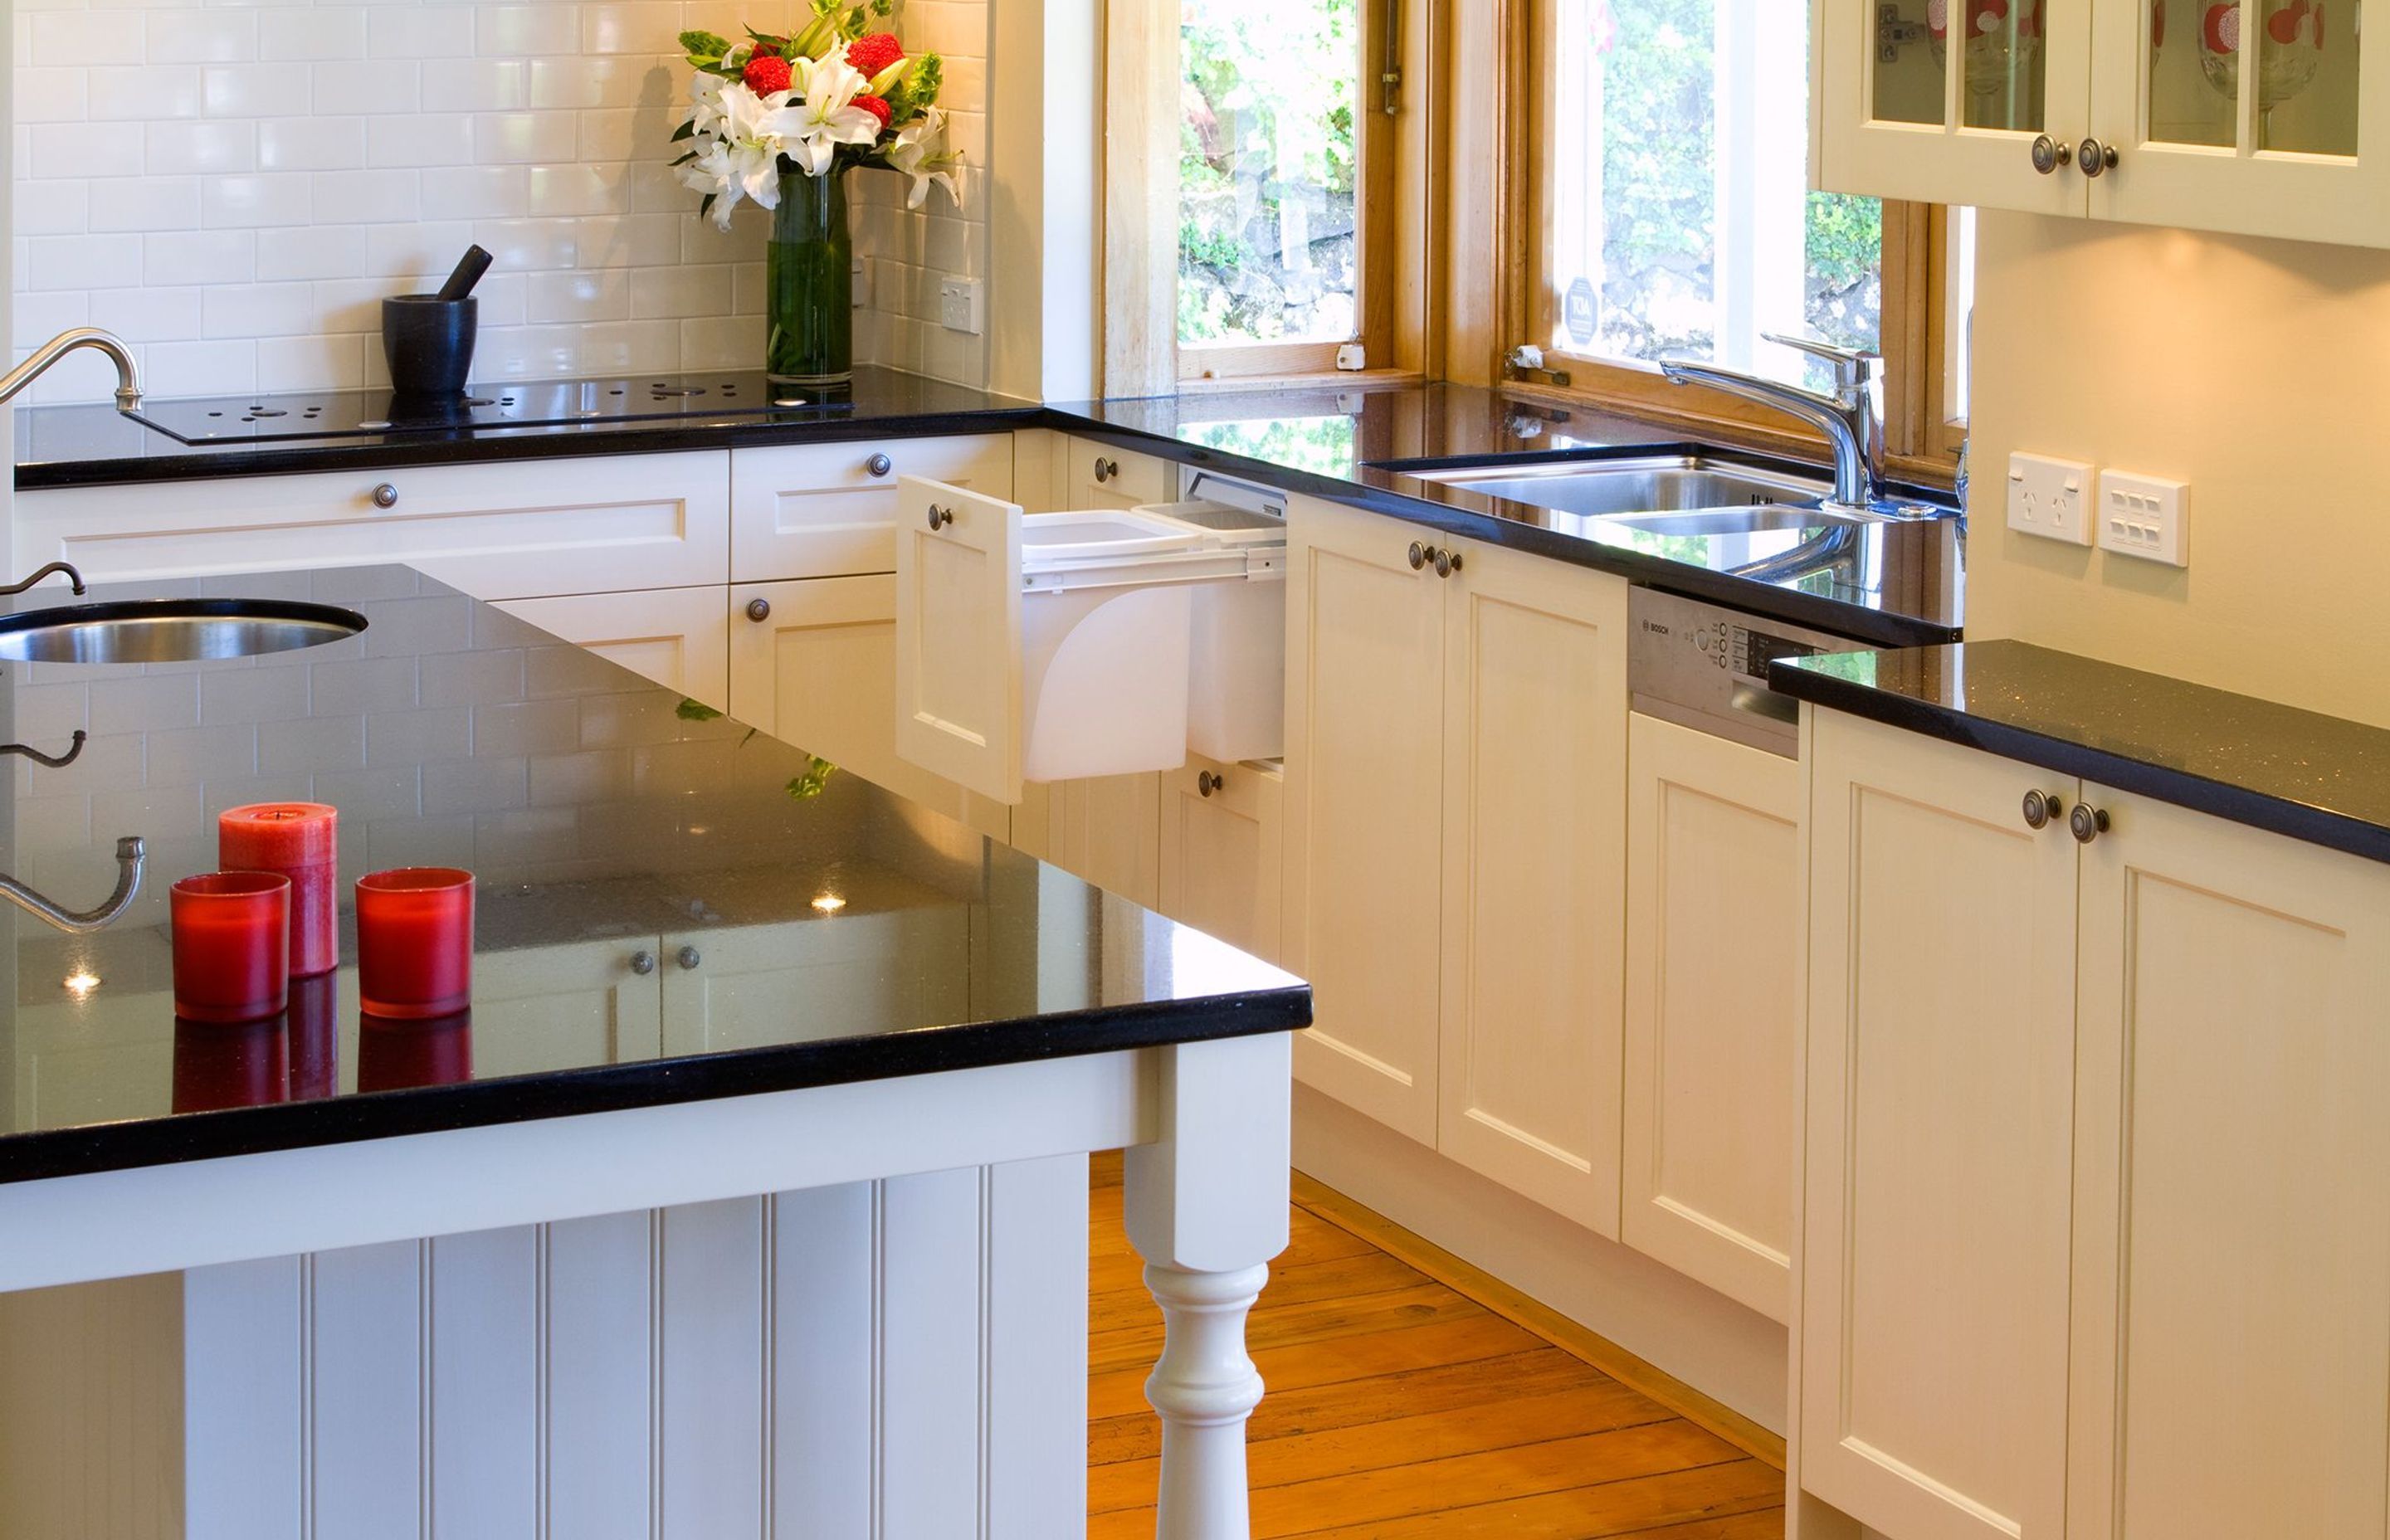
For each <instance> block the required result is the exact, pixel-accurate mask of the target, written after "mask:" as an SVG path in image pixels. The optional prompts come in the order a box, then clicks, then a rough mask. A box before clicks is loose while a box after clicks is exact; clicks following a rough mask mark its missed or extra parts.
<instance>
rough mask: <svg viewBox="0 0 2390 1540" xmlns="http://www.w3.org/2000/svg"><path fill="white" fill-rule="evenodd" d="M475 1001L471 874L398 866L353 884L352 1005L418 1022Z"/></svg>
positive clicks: (447, 868)
mask: <svg viewBox="0 0 2390 1540" xmlns="http://www.w3.org/2000/svg"><path fill="white" fill-rule="evenodd" d="M472 998H473V874H472V873H471V872H469V871H460V870H458V869H457V868H456V867H454V866H403V867H400V868H398V869H397V870H395V871H386V872H369V873H367V874H366V876H364V877H361V878H359V879H357V1000H358V1004H359V1005H360V1006H361V1007H363V1008H364V1010H365V1011H366V1014H367V1015H371V1016H388V1017H395V1018H398V1019H400V1020H421V1019H423V1018H425V1017H430V1016H446V1015H450V1014H451V1013H453V1012H456V1011H460V1010H463V1009H464V1008H465V1007H467V1006H468V1005H469V1004H471V1003H472Z"/></svg>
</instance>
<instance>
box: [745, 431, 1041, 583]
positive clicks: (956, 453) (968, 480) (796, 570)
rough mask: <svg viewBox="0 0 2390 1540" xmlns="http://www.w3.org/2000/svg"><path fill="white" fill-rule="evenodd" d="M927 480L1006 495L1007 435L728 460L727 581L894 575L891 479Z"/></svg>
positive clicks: (824, 446) (782, 451)
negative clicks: (728, 552) (880, 573)
mask: <svg viewBox="0 0 2390 1540" xmlns="http://www.w3.org/2000/svg"><path fill="white" fill-rule="evenodd" d="M900 476H926V477H929V478H931V479H932V480H933V481H944V482H947V483H948V484H950V485H954V486H961V487H969V488H970V489H971V490H972V491H974V492H983V493H985V494H988V495H989V496H991V497H1009V496H1011V495H1012V435H1011V434H1009V433H985V434H979V435H976V436H971V437H964V438H939V439H886V440H862V441H857V442H854V443H811V444H790V445H782V446H776V447H774V448H770V449H740V450H736V451H734V452H733V453H732V455H731V457H730V508H731V514H730V526H731V533H730V551H731V580H732V581H733V582H736V583H767V582H773V581H777V580H779V579H783V578H808V577H848V576H853V575H855V574H858V573H867V572H893V571H895V570H896V533H895V521H896V479H897V478H898V477H900Z"/></svg>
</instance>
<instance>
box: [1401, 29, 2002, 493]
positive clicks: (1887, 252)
mask: <svg viewBox="0 0 2390 1540" xmlns="http://www.w3.org/2000/svg"><path fill="white" fill-rule="evenodd" d="M1545 3H1546V0H1453V6H1452V18H1451V25H1452V27H1453V28H1454V29H1455V30H1456V31H1458V32H1462V33H1464V34H1465V33H1467V32H1479V33H1481V34H1483V35H1489V36H1493V37H1495V38H1497V39H1498V40H1499V44H1500V45H1499V46H1497V47H1493V48H1486V49H1483V50H1478V51H1475V52H1474V53H1473V54H1472V53H1471V52H1469V51H1460V52H1458V53H1456V55H1455V56H1454V59H1455V65H1456V68H1455V70H1454V71H1453V74H1452V78H1451V81H1450V88H1451V95H1452V100H1451V103H1450V107H1449V111H1448V114H1447V118H1448V123H1447V132H1446V134H1445V135H1444V141H1445V143H1444V148H1445V149H1446V153H1448V154H1449V155H1450V156H1451V158H1452V160H1453V163H1455V164H1456V165H1466V164H1470V163H1471V160H1470V158H1471V157H1472V156H1474V157H1475V158H1476V163H1478V164H1481V165H1482V164H1484V161H1485V160H1487V159H1488V158H1490V159H1491V160H1492V161H1493V164H1492V165H1491V166H1490V168H1488V169H1490V171H1491V173H1492V174H1491V175H1488V176H1484V177H1471V178H1463V177H1458V176H1455V177H1452V178H1451V179H1450V181H1449V187H1450V192H1449V197H1448V200H1447V203H1446V209H1445V219H1444V232H1443V238H1445V239H1446V241H1448V242H1449V243H1451V245H1452V247H1453V249H1455V250H1471V249H1475V250H1488V249H1490V250H1492V251H1494V252H1495V253H1496V254H1497V261H1496V262H1495V263H1493V264H1492V266H1493V279H1494V283H1493V289H1494V295H1493V302H1491V303H1490V304H1481V305H1472V304H1471V303H1468V302H1467V301H1466V299H1465V298H1464V297H1462V296H1459V295H1455V296H1454V297H1453V300H1452V303H1451V305H1450V308H1449V310H1448V311H1447V313H1446V343H1445V346H1446V356H1447V358H1448V359H1449V360H1450V364H1451V367H1450V370H1449V374H1450V378H1452V379H1455V380H1458V381H1461V382H1464V383H1471V384H1479V385H1487V386H1498V387H1500V388H1501V389H1503V390H1506V391H1514V392H1517V393H1520V394H1524V395H1530V396H1538V397H1545V398H1548V399H1552V400H1556V401H1561V402H1567V403H1571V404H1582V405H1589V406H1596V407H1600V408H1603V409H1606V410H1612V411H1616V412H1620V413H1622V414H1625V415H1627V416H1631V417H1638V418H1643V419H1649V420H1655V421H1660V422H1664V423H1669V424H1675V425H1681V426H1683V427H1684V428H1685V429H1687V430H1689V431H1690V432H1692V433H1694V434H1696V435H1698V436H1700V437H1703V438H1715V439H1718V440H1721V441H1724V442H1728V443H1742V444H1747V445H1749V446H1751V447H1754V448H1757V449H1761V450H1766V451H1772V452H1775V453H1779V454H1786V455H1792V456H1799V457H1803V458H1816V457H1817V456H1819V455H1821V454H1822V453H1823V452H1824V447H1825V441H1824V439H1823V438H1822V437H1821V436H1819V435H1818V434H1816V433H1814V432H1811V431H1809V430H1805V429H1803V428H1802V427H1800V426H1799V425H1798V424H1796V423H1794V422H1793V421H1792V419H1791V418H1789V417H1785V416H1784V415H1783V414H1781V413H1778V412H1772V411H1770V410H1768V409H1767V408H1766V407H1764V406H1760V405H1757V404H1754V403H1749V402H1744V401H1742V400H1740V399H1739V398H1736V397H1732V396H1728V395H1724V394H1721V393H1719V392H1717V391H1704V390H1702V389H1700V388H1698V387H1684V386H1676V385H1671V384H1669V383H1668V382H1667V380H1666V379H1665V378H1664V377H1663V376H1662V375H1661V373H1660V372H1659V370H1658V369H1657V368H1656V367H1653V366H1650V365H1645V364H1639V363H1632V362H1624V361H1621V360H1617V359H1609V358H1602V357H1599V356H1595V355H1591V354H1579V353H1568V352H1565V351H1561V350H1554V349H1550V348H1547V349H1546V353H1547V356H1548V359H1549V360H1550V361H1551V363H1552V364H1553V366H1555V367H1557V368H1560V369H1561V370H1564V371H1565V372H1566V373H1567V374H1568V376H1569V383H1568V384H1567V385H1566V386H1560V385H1556V384H1552V383H1550V382H1548V381H1543V382H1538V381H1536V380H1513V379H1509V378H1508V375H1509V371H1508V370H1507V369H1506V367H1505V366H1504V362H1503V361H1504V359H1505V358H1507V356H1508V355H1509V353H1510V350H1511V349H1512V348H1514V347H1516V346H1517V345H1518V344H1519V343H1521V342H1523V341H1531V340H1532V341H1536V342H1538V343H1540V342H1541V340H1543V339H1545V338H1548V337H1549V336H1550V335H1551V334H1552V327H1551V325H1550V321H1551V307H1552V302H1553V297H1552V296H1551V295H1550V293H1549V292H1548V287H1547V285H1546V283H1545V281H1544V278H1543V276H1542V275H1543V273H1544V272H1545V270H1546V269H1545V263H1544V253H1543V250H1542V246H1543V240H1544V231H1545V230H1546V228H1547V225H1546V213H1545V210H1544V207H1543V201H1544V191H1543V188H1544V181H1543V176H1542V167H1541V166H1540V165H1539V164H1538V163H1537V160H1536V145H1537V144H1538V143H1540V142H1542V141H1543V139H1544V138H1545V135H1543V134H1542V132H1541V124H1542V123H1543V122H1544V121H1545V118H1546V114H1547V113H1548V109H1549V100H1548V94H1549V90H1550V81H1549V72H1548V71H1547V70H1545V69H1541V68H1538V67H1536V61H1539V60H1540V59H1542V58H1544V57H1545V55H1546V51H1545V50H1543V49H1542V48H1540V47H1538V46H1537V45H1536V31H1537V28H1538V27H1539V26H1541V25H1543V24H1544V20H1545V15H1546V12H1545ZM1517 102H1524V103H1526V104H1528V106H1527V110H1525V111H1516V110H1511V111H1502V110H1501V104H1504V103H1517ZM1489 112H1492V113H1498V114H1499V116H1498V119H1497V121H1498V122H1500V123H1501V129H1500V131H1499V133H1498V134H1497V135H1492V136H1490V138H1491V142H1490V143H1488V142H1486V140H1487V138H1488V136H1484V135H1474V136H1473V135H1471V132H1470V130H1469V126H1468V125H1469V124H1470V123H1471V122H1474V121H1478V119H1479V115H1481V114H1485V113H1489ZM1489 152H1490V157H1489ZM1951 224H1952V221H1951V219H1950V214H1949V211H1948V210H1947V209H1945V208H1942V207H1940V206H1938V205H1934V204H1926V203H1902V202H1894V201H1887V202H1885V204H1884V206H1883V258H1882V275H1883V276H1882V283H1883V301H1882V303H1883V317H1884V319H1883V337H1882V353H1883V355H1884V415H1885V423H1884V430H1885V447H1886V451H1887V454H1886V468H1887V469H1888V470H1889V471H1890V472H1891V473H1892V474H1894V475H1895V476H1896V477H1898V478H1900V479H1902V480H1905V481H1919V482H1924V483H1927V484H1932V485H1939V486H1947V485H1948V484H1949V482H1950V481H1951V478H1952V476H1953V474H1954V472H1955V470H1956V468H1957V464H1958V454H1959V449H1960V444H1961V443H1963V442H1964V441H1965V437H1966V425H1965V424H1964V423H1963V422H1957V421H1953V420H1952V419H1951V418H1950V417H1949V416H1948V411H1947V396H1948V384H1947V367H1946V364H1947V359H1948V357H1949V349H1950V345H1951V341H1952V338H1951V334H1950V320H1949V317H1948V314H1947V310H1948V306H1947V300H1946V295H1945V288H1946V285H1947V279H1948V271H1949V262H1948V250H1947V247H1948V238H1949V236H1948V232H1949V229H1950V226H1951Z"/></svg>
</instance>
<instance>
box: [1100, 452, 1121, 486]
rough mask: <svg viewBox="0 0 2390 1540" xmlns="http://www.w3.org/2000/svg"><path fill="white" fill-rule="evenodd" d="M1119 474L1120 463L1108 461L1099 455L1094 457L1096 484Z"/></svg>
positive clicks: (1112, 460)
mask: <svg viewBox="0 0 2390 1540" xmlns="http://www.w3.org/2000/svg"><path fill="white" fill-rule="evenodd" d="M1119 474H1120V462H1119V461H1118V460H1114V459H1109V458H1107V457H1106V456H1101V455H1099V456H1096V480H1097V481H1098V482H1099V483H1100V482H1104V481H1111V479H1112V478H1113V477H1115V476H1117V475H1119Z"/></svg>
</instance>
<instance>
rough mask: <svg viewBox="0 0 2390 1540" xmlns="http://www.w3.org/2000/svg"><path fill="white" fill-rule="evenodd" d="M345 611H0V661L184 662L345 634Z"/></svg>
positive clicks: (247, 606) (105, 607)
mask: <svg viewBox="0 0 2390 1540" xmlns="http://www.w3.org/2000/svg"><path fill="white" fill-rule="evenodd" d="M365 628H366V618H365V617H364V616H363V615H360V614H358V613H357V612H356V611H354V610H339V609H335V608H333V607H332V606H330V605H327V604H301V603H298V602H296V601H293V600H289V599H129V600H123V601H120V602H116V603H109V604H68V605H59V606H58V607H56V608H54V609H47V610H26V611H24V612H22V613H20V614H15V615H5V616H0V659H7V660H14V661H19V662H32V663H187V662H194V661H199V660H201V659H222V658H247V657H251V656H254V655H256V654H258V653H264V652H288V651H290V650H291V649H293V648H302V647H320V646H322V645H323V644H324V643H326V642H337V641H340V640H341V639H343V638H345V637H349V636H353V635H356V634H357V633H358V632H360V631H363V630H364V629H365Z"/></svg>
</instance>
